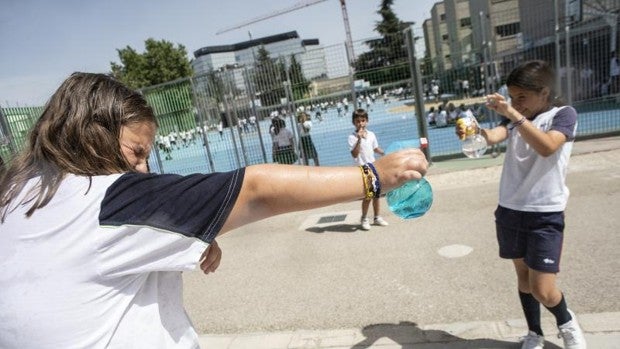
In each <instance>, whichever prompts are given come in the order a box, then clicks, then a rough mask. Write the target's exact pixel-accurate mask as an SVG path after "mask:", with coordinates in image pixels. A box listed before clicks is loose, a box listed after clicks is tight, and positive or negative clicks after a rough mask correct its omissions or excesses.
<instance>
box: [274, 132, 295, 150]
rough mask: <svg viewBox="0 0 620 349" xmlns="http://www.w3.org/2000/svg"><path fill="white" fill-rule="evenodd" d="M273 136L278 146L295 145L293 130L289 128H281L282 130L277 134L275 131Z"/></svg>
mask: <svg viewBox="0 0 620 349" xmlns="http://www.w3.org/2000/svg"><path fill="white" fill-rule="evenodd" d="M272 137H273V143H275V144H276V146H278V147H288V146H290V145H293V142H292V140H293V132H291V130H289V129H288V128H285V127H283V128H281V129H280V132H278V134H275V132H274V133H273V135H272Z"/></svg>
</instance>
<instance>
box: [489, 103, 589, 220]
mask: <svg viewBox="0 0 620 349" xmlns="http://www.w3.org/2000/svg"><path fill="white" fill-rule="evenodd" d="M531 122H532V124H533V125H534V126H535V127H536V128H538V129H540V130H541V131H543V132H547V131H549V130H556V131H559V132H562V133H563V134H564V135H566V137H567V141H566V143H564V145H562V147H560V149H558V150H557V151H556V152H555V153H553V154H552V155H550V156H547V157H544V156H542V155H539V154H538V153H537V152H536V151H535V150H534V149H533V148H532V147H531V146H530V145H529V144H528V143H527V142H526V141H525V140H524V139H523V138H522V137H521V133H520V132H519V131H518V129H516V128H515V129H511V130H510V126H509V136H508V144H507V146H506V157H505V160H504V167H503V169H502V176H501V180H500V188H499V204H500V206H503V207H506V208H509V209H512V210H517V211H526V212H560V211H564V209H565V208H566V204H567V202H568V196H569V190H568V187H567V186H566V184H565V179H566V172H567V168H568V161H569V158H570V154H571V150H572V148H573V142H574V140H575V135H576V132H577V112H576V111H575V109H573V108H572V107H561V108H558V107H553V108H552V109H550V110H548V111H546V112H544V113H541V114H539V115H537V116H536V118H534V120H531Z"/></svg>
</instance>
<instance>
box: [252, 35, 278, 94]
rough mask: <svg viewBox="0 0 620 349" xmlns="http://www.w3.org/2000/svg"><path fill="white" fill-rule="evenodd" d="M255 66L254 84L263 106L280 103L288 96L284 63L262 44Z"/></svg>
mask: <svg viewBox="0 0 620 349" xmlns="http://www.w3.org/2000/svg"><path fill="white" fill-rule="evenodd" d="M257 53H258V56H257V57H256V64H255V67H254V76H253V79H252V80H253V81H254V86H255V91H256V93H257V94H258V98H260V101H261V104H262V105H263V106H268V105H275V104H280V100H281V99H282V98H284V97H285V96H286V94H285V92H284V84H283V81H286V76H285V74H286V73H285V71H284V69H283V64H282V63H281V62H280V63H278V62H277V60H276V59H273V58H271V57H270V55H269V51H267V49H265V47H264V46H261V47H260V48H259V49H258V52H257Z"/></svg>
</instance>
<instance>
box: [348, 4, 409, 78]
mask: <svg viewBox="0 0 620 349" xmlns="http://www.w3.org/2000/svg"><path fill="white" fill-rule="evenodd" d="M393 2H394V1H393V0H382V1H381V5H380V6H379V10H378V11H377V13H378V14H379V15H381V19H382V20H381V21H379V22H377V23H376V25H375V31H376V32H378V33H379V34H381V36H382V37H381V38H380V39H373V40H368V41H366V42H365V44H366V45H368V47H370V51H368V52H365V53H362V54H361V55H359V57H358V58H357V60H356V61H355V63H354V66H355V70H356V71H357V72H359V73H358V74H357V75H358V78H360V77H363V78H365V79H367V80H370V82H371V83H373V84H380V83H385V82H388V81H394V80H400V79H402V78H403V77H402V76H401V75H402V73H403V72H405V71H406V70H407V69H408V68H406V67H396V65H406V63H407V49H406V46H405V35H404V33H403V29H405V28H406V27H407V25H408V24H407V23H405V22H402V21H401V20H400V19H398V17H397V16H396V14H395V13H394V11H392V4H393ZM385 67H388V68H387V69H382V70H381V71H380V72H374V73H370V72H367V73H364V71H368V70H376V69H379V68H385ZM386 79H387V81H386Z"/></svg>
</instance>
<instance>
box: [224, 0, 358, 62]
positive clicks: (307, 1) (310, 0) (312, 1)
mask: <svg viewBox="0 0 620 349" xmlns="http://www.w3.org/2000/svg"><path fill="white" fill-rule="evenodd" d="M325 1H327V0H304V1H300V2H298V3H297V4H295V5H293V6H291V7H287V8H284V9H281V10H277V11H274V12H271V13H267V14H264V15H262V16H258V17H255V18H253V19H250V20H247V21H244V22H241V23H239V24H236V25H233V26H230V27H227V28H224V29H220V30H218V31H217V32H216V33H215V34H216V35H219V34H223V33H226V32H229V31H232V30H235V29H239V28H243V27H247V26H248V25H250V24H254V23H257V22H261V21H264V20H267V19H270V18H273V17H277V16H280V15H283V14H286V13H289V12H292V11H296V10H299V9H302V8H305V7H308V6H312V5H316V4H318V3H321V2H325ZM339 1H340V8H341V9H342V20H343V22H344V30H345V34H346V42H345V44H346V49H347V55H348V58H349V62H352V61H354V60H355V55H354V52H353V40H352V39H351V28H350V27H349V16H348V14H347V6H346V4H345V0H339Z"/></svg>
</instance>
